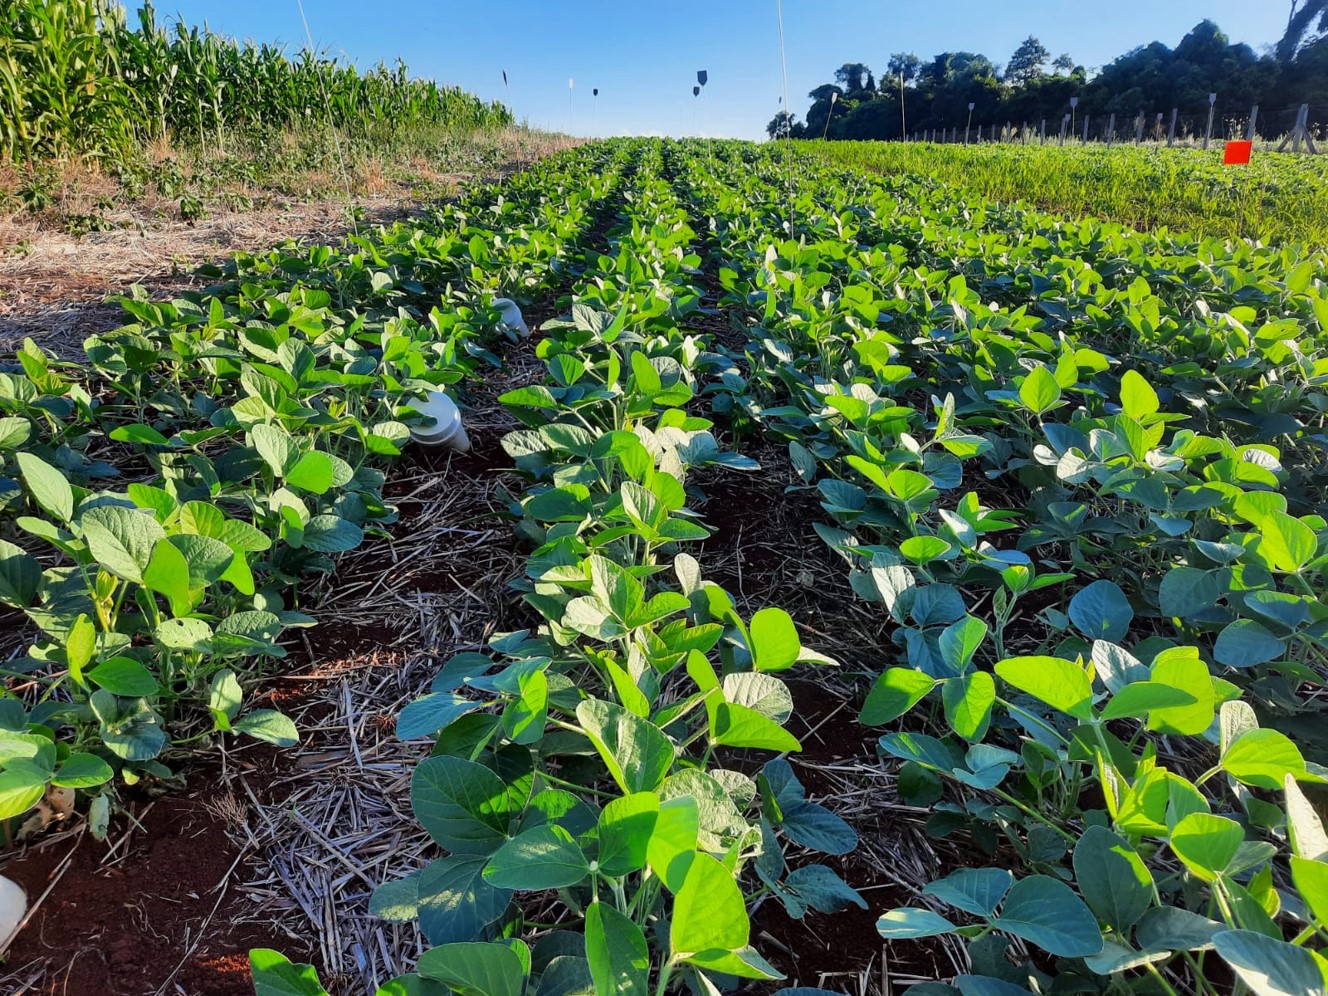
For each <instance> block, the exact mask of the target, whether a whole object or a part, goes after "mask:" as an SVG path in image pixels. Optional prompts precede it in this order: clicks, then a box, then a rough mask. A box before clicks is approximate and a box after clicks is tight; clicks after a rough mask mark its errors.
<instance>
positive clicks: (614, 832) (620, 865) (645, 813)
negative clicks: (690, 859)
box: [599, 792, 696, 878]
mask: <svg viewBox="0 0 1328 996" xmlns="http://www.w3.org/2000/svg"><path fill="white" fill-rule="evenodd" d="M658 820H659V796H657V795H655V793H653V792H634V793H632V794H631V795H625V796H622V797H621V798H618V799H614V800H613V801H612V802H610V803H608V804H607V805H606V806H605V807H604V808H603V810H601V811H600V814H599V868H600V871H601V872H603V873H604V874H605V875H609V876H612V877H614V878H621V877H622V876H623V875H627V874H630V873H631V872H634V871H640V870H641V869H642V868H644V867H645V866H646V861H647V848H648V847H649V844H650V838H651V836H652V835H653V834H654V832H655V824H656V823H657V821H658ZM695 846H696V840H695V835H693V839H692V841H691V842H690V847H691V848H694V847H695Z"/></svg>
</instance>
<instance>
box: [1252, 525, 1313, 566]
mask: <svg viewBox="0 0 1328 996" xmlns="http://www.w3.org/2000/svg"><path fill="white" fill-rule="evenodd" d="M1317 548H1318V540H1317V539H1316V537H1315V535H1314V530H1313V529H1311V528H1310V527H1309V526H1307V525H1305V523H1303V522H1301V521H1300V520H1299V519H1297V518H1294V517H1293V516H1290V515H1288V514H1287V513H1286V512H1278V511H1273V512H1269V513H1268V514H1267V515H1266V516H1264V518H1263V520H1262V521H1261V522H1260V523H1259V553H1260V554H1262V555H1263V557H1264V559H1265V560H1267V561H1268V565H1269V566H1270V567H1272V569H1273V570H1275V571H1281V572H1284V573H1287V574H1294V573H1296V572H1298V571H1299V570H1300V569H1301V568H1302V567H1304V566H1305V565H1306V564H1308V563H1309V562H1310V561H1311V560H1313V559H1314V553H1315V551H1316V549H1317Z"/></svg>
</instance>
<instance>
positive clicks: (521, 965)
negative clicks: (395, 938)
mask: <svg viewBox="0 0 1328 996" xmlns="http://www.w3.org/2000/svg"><path fill="white" fill-rule="evenodd" d="M513 943H514V944H521V942H520V941H515V942H513ZM522 946H523V947H524V945H522ZM528 965H529V956H527V957H526V958H525V959H523V958H522V957H521V955H520V954H518V953H517V952H516V951H515V950H514V949H513V947H511V946H509V945H508V944H503V943H498V942H495V943H492V944H486V943H483V942H481V941H465V942H461V943H457V944H440V945H438V946H437V947H434V948H430V949H429V950H428V951H425V952H424V954H422V955H420V960H419V962H418V963H417V966H416V968H417V970H418V971H419V973H420V975H421V976H423V977H424V978H426V979H435V980H437V981H438V982H442V983H446V984H447V985H448V986H451V987H452V989H453V990H454V991H455V992H456V993H457V994H458V996H521V994H522V992H523V991H524V989H525V986H526V975H527V973H528V968H527V966H528Z"/></svg>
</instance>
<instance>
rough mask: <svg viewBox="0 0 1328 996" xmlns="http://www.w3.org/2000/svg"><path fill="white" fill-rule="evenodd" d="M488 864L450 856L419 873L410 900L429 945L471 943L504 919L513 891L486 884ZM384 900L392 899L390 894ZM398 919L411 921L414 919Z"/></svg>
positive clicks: (484, 860)
mask: <svg viewBox="0 0 1328 996" xmlns="http://www.w3.org/2000/svg"><path fill="white" fill-rule="evenodd" d="M487 863H488V858H486V857H484V856H483V855H462V854H449V855H448V856H447V857H445V858H439V859H437V860H436V861H432V862H430V863H429V864H428V865H426V866H425V867H424V869H423V870H422V871H421V872H420V875H419V881H418V883H417V885H416V888H415V894H414V896H413V897H411V898H412V900H413V901H414V902H415V904H416V906H417V908H418V911H419V912H418V916H419V921H420V930H422V931H424V936H425V937H427V938H428V939H429V943H430V944H455V943H458V942H461V941H473V940H475V939H476V938H477V937H479V936H480V935H481V934H482V932H483V931H484V929H485V928H486V927H488V926H489V924H491V923H494V922H495V921H497V920H498V919H499V918H500V917H501V916H502V915H503V912H504V911H505V910H506V909H507V906H508V904H509V903H510V902H511V900H512V890H511V889H499V888H497V887H496V886H494V885H491V884H490V883H489V882H487V881H486V880H485V878H484V874H483V873H484V866H485V865H486V864H487ZM381 888H382V887H381V886H380V889H381ZM377 895H378V894H377V893H375V894H374V896H375V899H376V898H377ZM385 898H386V899H387V900H390V899H391V898H392V897H391V895H390V894H389V896H387V897H385ZM370 912H371V913H372V912H373V910H370ZM402 912H406V911H405V910H403V911H402ZM375 915H382V914H375ZM398 919H405V920H410V919H414V915H413V914H412V915H410V916H405V917H398Z"/></svg>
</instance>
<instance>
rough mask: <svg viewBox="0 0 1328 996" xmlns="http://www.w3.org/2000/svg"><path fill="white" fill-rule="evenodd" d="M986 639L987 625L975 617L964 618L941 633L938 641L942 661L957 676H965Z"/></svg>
mask: <svg viewBox="0 0 1328 996" xmlns="http://www.w3.org/2000/svg"><path fill="white" fill-rule="evenodd" d="M986 637H987V624H986V623H984V622H983V621H982V620H981V619H978V618H976V617H975V616H964V618H963V619H960V620H959V621H958V622H954V623H951V624H950V625H949V626H947V627H945V629H944V630H942V631H941V635H940V637H939V638H938V640H937V646H938V647H939V649H940V651H941V659H942V660H944V661H945V665H946V667H948V668H950V670H951V671H953V672H954V673H955V674H963V673H964V672H965V671H967V670H968V668H969V665H970V664H972V663H973V657H974V655H975V654H977V652H978V648H979V647H981V646H982V641H983V640H984V639H986Z"/></svg>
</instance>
